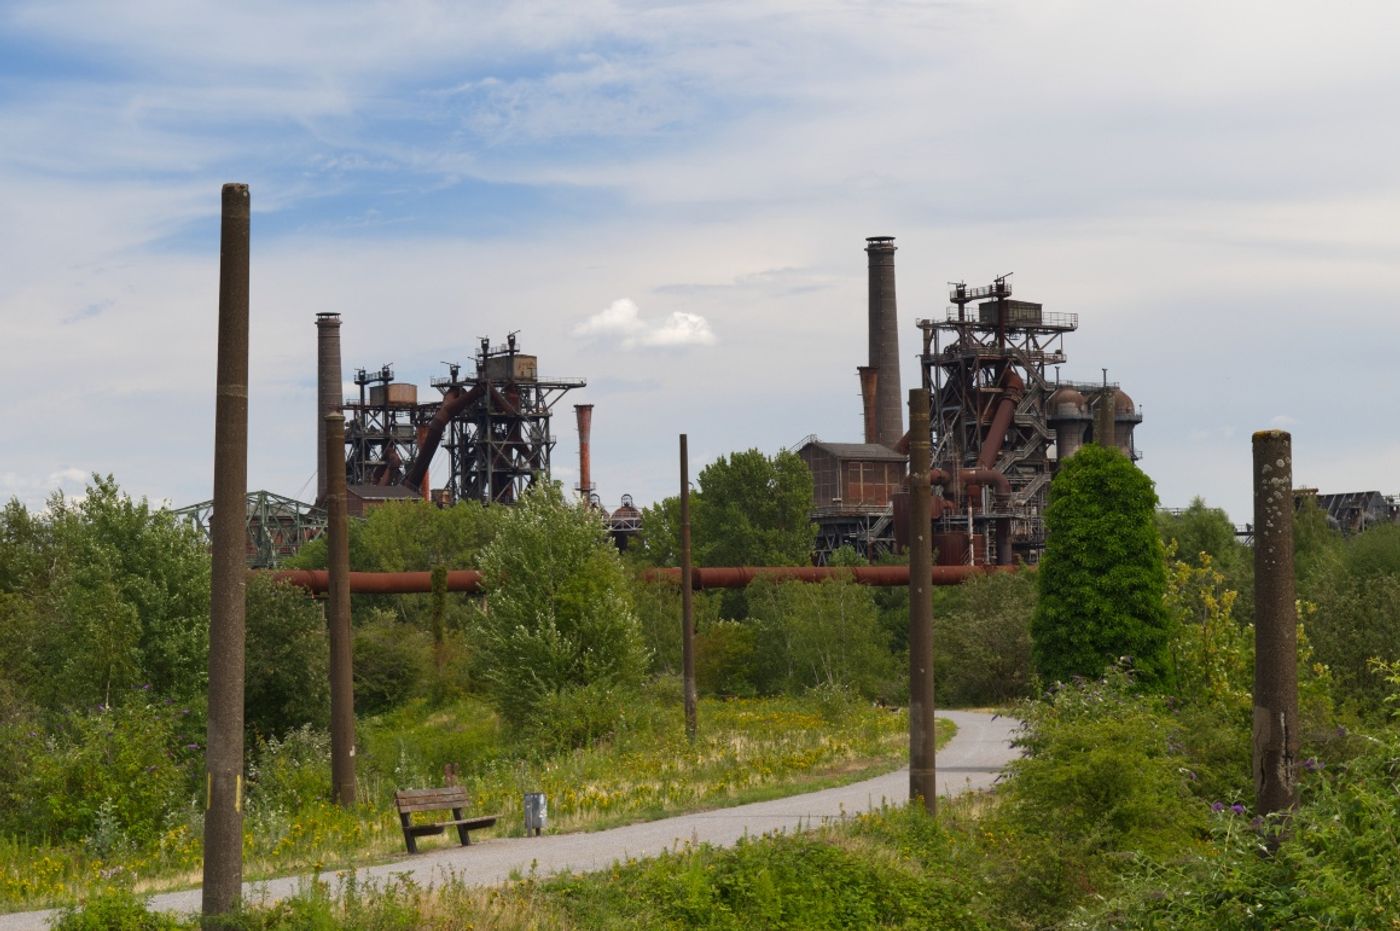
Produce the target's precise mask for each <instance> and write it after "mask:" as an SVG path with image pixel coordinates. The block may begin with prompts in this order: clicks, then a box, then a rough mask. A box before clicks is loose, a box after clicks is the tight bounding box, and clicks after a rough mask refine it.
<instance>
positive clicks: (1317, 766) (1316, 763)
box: [1303, 756, 1327, 773]
mask: <svg viewBox="0 0 1400 931" xmlns="http://www.w3.org/2000/svg"><path fill="white" fill-rule="evenodd" d="M1326 766H1327V764H1326V763H1324V762H1322V761H1321V760H1319V759H1317V758H1316V757H1311V756H1310V757H1308V758H1307V759H1306V760H1304V761H1303V768H1304V769H1306V770H1307V771H1308V772H1310V773H1316V772H1321V771H1322V769H1323V768H1324V767H1326Z"/></svg>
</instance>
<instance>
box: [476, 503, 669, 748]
mask: <svg viewBox="0 0 1400 931" xmlns="http://www.w3.org/2000/svg"><path fill="white" fill-rule="evenodd" d="M481 567H482V573H483V575H484V576H485V580H486V586H487V593H488V594H487V601H486V604H485V605H484V606H483V608H482V611H481V616H480V618H479V619H478V620H477V622H476V623H475V625H474V627H473V630H472V640H473V645H474V647H475V655H474V658H473V660H474V665H475V668H476V670H477V676H478V681H479V682H481V683H482V684H483V685H484V686H485V688H486V690H487V692H488V694H489V695H490V696H491V698H492V700H493V702H494V703H495V705H496V707H497V708H498V709H499V710H500V712H501V714H502V716H503V717H504V718H505V719H506V720H507V721H508V722H509V723H511V724H513V725H518V726H529V725H531V724H533V723H536V722H538V721H540V720H541V717H540V710H541V709H542V708H543V707H545V706H548V705H552V704H554V703H556V702H558V701H561V700H564V699H562V698H560V697H558V696H560V694H561V693H564V692H567V691H569V690H570V689H574V688H580V687H583V686H597V687H601V688H606V689H616V690H618V691H619V692H620V693H622V692H626V691H629V690H634V689H636V688H638V687H639V686H640V685H641V680H642V676H643V674H644V672H645V669H646V665H647V655H646V648H645V646H644V645H643V643H642V635H641V629H640V626H639V624H638V622H637V616H636V614H635V613H634V612H633V609H632V603H631V593H630V591H629V586H628V582H627V578H626V575H625V573H624V572H623V568H622V563H621V560H620V559H619V557H618V554H617V549H616V547H614V546H613V544H612V541H611V540H610V539H609V537H608V533H607V528H606V527H605V526H604V525H603V522H602V520H601V519H600V518H599V516H598V514H597V512H595V511H593V510H591V509H589V508H584V507H576V506H574V505H571V504H568V503H566V502H565V501H564V499H563V496H562V495H561V494H560V492H559V490H558V488H557V487H555V486H544V485H540V486H536V487H535V488H532V489H531V490H530V491H528V492H527V493H526V494H525V495H524V496H523V497H522V498H521V500H520V502H519V503H518V504H517V505H516V506H515V507H513V508H511V509H510V511H509V513H508V514H506V515H505V516H503V517H502V518H501V526H500V529H499V532H498V533H497V535H496V537H495V539H494V540H493V541H492V542H491V544H490V546H488V547H487V548H486V551H485V553H484V555H483V556H482V564H481Z"/></svg>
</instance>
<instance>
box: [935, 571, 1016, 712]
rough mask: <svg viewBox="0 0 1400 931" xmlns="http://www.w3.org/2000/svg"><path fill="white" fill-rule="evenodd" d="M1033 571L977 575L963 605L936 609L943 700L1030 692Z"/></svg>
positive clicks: (998, 700) (959, 702) (989, 701)
mask: <svg viewBox="0 0 1400 931" xmlns="http://www.w3.org/2000/svg"><path fill="white" fill-rule="evenodd" d="M1035 586H1036V579H1035V576H1034V574H1032V573H1030V572H1017V573H1002V572H999V573H996V574H994V575H984V576H974V577H973V578H971V579H969V580H967V581H966V582H964V583H963V584H962V585H961V586H959V588H960V589H962V591H961V592H960V594H961V596H962V597H961V598H959V599H958V606H957V607H956V608H954V609H952V610H951V611H950V612H949V613H948V614H947V615H941V614H939V613H937V612H935V613H934V618H933V624H934V636H933V649H934V685H935V686H936V687H937V689H938V698H939V703H940V705H953V706H969V705H970V706H979V705H1002V704H1006V703H1008V702H1011V701H1015V700H1018V699H1022V698H1027V697H1029V696H1030V690H1031V616H1032V614H1034V612H1035V604H1036V591H1035Z"/></svg>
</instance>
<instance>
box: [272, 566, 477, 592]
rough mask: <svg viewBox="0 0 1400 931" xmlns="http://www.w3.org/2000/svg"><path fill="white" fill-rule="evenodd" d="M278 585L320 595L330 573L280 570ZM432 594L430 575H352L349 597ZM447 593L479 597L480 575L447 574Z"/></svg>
mask: <svg viewBox="0 0 1400 931" xmlns="http://www.w3.org/2000/svg"><path fill="white" fill-rule="evenodd" d="M271 575H272V577H273V578H274V579H276V580H277V581H279V582H288V583H290V584H292V585H296V586H299V587H301V588H304V589H306V590H307V591H309V592H313V593H315V594H318V595H319V594H322V593H324V592H325V591H326V590H327V589H328V588H330V573H329V572H327V571H326V570H325V569H279V570H277V571H275V572H272V573H271ZM432 590H433V574H432V573H431V572H352V573H350V593H351V594H353V595H411V594H415V593H418V592H431V591H432ZM447 590H448V591H449V592H472V593H478V594H479V593H481V592H483V591H485V590H486V589H485V588H484V587H483V586H482V584H481V573H480V572H477V571H476V570H475V569H456V570H453V571H451V572H449V573H447Z"/></svg>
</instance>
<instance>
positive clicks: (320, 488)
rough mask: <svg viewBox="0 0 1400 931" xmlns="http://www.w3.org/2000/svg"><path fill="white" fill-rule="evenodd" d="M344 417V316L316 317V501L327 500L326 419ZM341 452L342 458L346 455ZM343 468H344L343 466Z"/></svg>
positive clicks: (328, 315) (328, 314) (321, 315)
mask: <svg viewBox="0 0 1400 931" xmlns="http://www.w3.org/2000/svg"><path fill="white" fill-rule="evenodd" d="M339 413H340V314H330V313H326V314H317V315H316V501H317V502H318V503H319V502H322V501H325V500H326V476H327V475H329V474H330V473H329V472H327V470H326V415H327V414H339ZM344 452H345V451H344V450H341V455H342V456H343V455H344ZM342 468H343V466H342Z"/></svg>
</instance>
